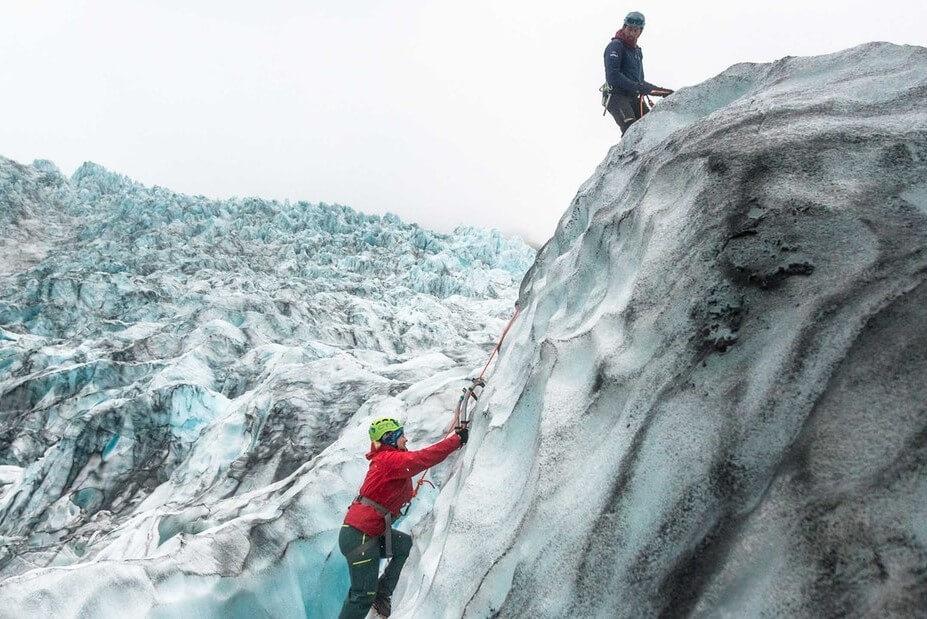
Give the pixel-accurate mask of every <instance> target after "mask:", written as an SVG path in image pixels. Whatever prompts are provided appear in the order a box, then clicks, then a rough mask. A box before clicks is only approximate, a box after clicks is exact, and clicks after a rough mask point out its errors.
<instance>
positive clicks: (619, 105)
mask: <svg viewBox="0 0 927 619" xmlns="http://www.w3.org/2000/svg"><path fill="white" fill-rule="evenodd" d="M643 106H644V108H643V110H641V98H640V97H638V96H637V95H624V94H621V93H619V92H613V93H612V97H611V99H609V100H608V108H606V109H608V111H609V113H611V115H612V118H614V119H615V122H616V123H618V127H619V128H620V129H621V135H624V132H625V131H627V130H628V127H630V126H631V125H632V124H633V123H634V122H635V121H638V120H640V119H641V116H643V114H646V113H647V112H649V111H650V108H649V107H647V104H646V103H644V104H643ZM642 111H643V114H642V113H641V112H642Z"/></svg>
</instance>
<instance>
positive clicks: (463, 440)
mask: <svg viewBox="0 0 927 619" xmlns="http://www.w3.org/2000/svg"><path fill="white" fill-rule="evenodd" d="M456 433H457V436H459V437H460V444H461V445H466V444H467V439H469V438H470V430H468V429H467V428H465V427H463V426H457V430H456Z"/></svg>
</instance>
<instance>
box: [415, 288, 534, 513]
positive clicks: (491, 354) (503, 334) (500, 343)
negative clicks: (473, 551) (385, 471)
mask: <svg viewBox="0 0 927 619" xmlns="http://www.w3.org/2000/svg"><path fill="white" fill-rule="evenodd" d="M520 312H521V308H520V307H519V306H518V304H517V303H516V304H515V313H514V314H512V318H511V319H510V320H509V324H507V325H505V328H504V329H503V330H502V335H500V336H499V341H498V342H496V346H495V348H493V349H492V352H491V353H489V359H488V360H487V361H486V365H484V366H483V371H482V372H480V375H479V379H482V378H483V374H485V373H486V370H487V369H488V368H489V364H490V363H492V359H493V357H495V356H496V353H497V352H499V349H500V348H502V341H503V340H504V339H505V336H506V334H508V332H509V329H511V328H512V323H514V322H515V319H516V318H518V314H519V313H520ZM471 395H472V392H471V393H468V394H467V395H466V396H465V397H468V398H469V397H470V396H471ZM454 414H455V415H459V414H460V402H457V408H455V409H454ZM458 423H459V420H458ZM425 475H427V473H422V477H421V478H420V479H419V480H418V483H417V484H415V488H413V489H412V498H415V495H417V494H418V490H419V488H421V487H422V484H430V485H431V487H432V488H434V487H435V485H434V484H433V483H431V482H430V481H428V480H427V479H425Z"/></svg>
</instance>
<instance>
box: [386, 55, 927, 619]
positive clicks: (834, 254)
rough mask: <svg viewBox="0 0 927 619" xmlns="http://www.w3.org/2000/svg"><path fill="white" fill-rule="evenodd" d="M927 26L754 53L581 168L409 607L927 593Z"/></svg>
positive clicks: (526, 609) (644, 606) (808, 601)
mask: <svg viewBox="0 0 927 619" xmlns="http://www.w3.org/2000/svg"><path fill="white" fill-rule="evenodd" d="M925 102H927V49H925V48H921V47H900V46H895V45H890V44H884V43H879V44H876V43H874V44H868V45H864V46H861V47H857V48H853V49H850V50H847V51H844V52H840V53H836V54H831V55H827V56H820V57H813V58H785V59H782V60H780V61H778V62H775V63H772V64H740V65H735V66H733V67H731V68H730V69H728V70H727V71H725V72H724V73H722V74H720V75H719V76H717V77H715V78H713V79H711V80H708V81H707V82H705V83H703V84H700V85H698V86H695V87H692V88H686V89H683V90H680V91H679V92H678V93H676V94H675V95H673V96H672V97H671V98H669V99H668V100H666V101H665V102H661V103H660V104H659V105H658V106H657V107H656V109H655V111H653V112H652V113H651V114H649V115H648V116H646V117H645V118H644V119H643V120H642V121H641V122H639V123H637V124H635V125H634V126H633V127H632V128H631V129H630V131H629V132H628V133H627V134H626V135H625V137H624V138H623V139H622V140H621V141H620V142H619V143H618V145H616V146H615V147H614V148H612V150H611V151H610V152H609V154H608V157H607V158H606V159H605V161H604V162H603V163H602V164H601V165H600V167H599V168H598V170H597V171H596V172H595V174H594V175H593V176H592V178H590V179H589V180H588V181H587V182H586V183H585V184H584V185H583V186H582V187H581V188H580V190H579V193H578V194H577V196H576V198H575V200H574V201H573V203H572V205H571V206H570V208H569V209H568V210H567V212H566V213H565V214H564V216H563V218H562V219H561V221H560V224H559V226H558V229H557V232H556V234H555V235H554V237H553V238H552V239H551V240H550V241H549V243H548V244H547V245H546V246H545V247H544V248H543V249H542V251H541V252H540V255H539V258H538V260H537V262H536V264H535V265H534V266H533V267H532V269H531V271H530V272H529V275H528V277H527V278H526V280H525V282H524V284H523V286H522V295H521V297H522V303H523V306H524V310H523V313H522V315H521V318H520V319H519V320H518V322H517V323H516V325H515V327H514V329H513V331H512V333H511V336H510V337H511V344H510V346H508V347H507V348H506V350H505V351H504V355H503V357H502V362H501V365H500V367H499V368H498V371H497V373H496V374H495V375H494V378H493V380H492V383H491V386H490V388H489V390H488V391H487V396H486V397H485V398H484V399H483V404H482V408H481V414H480V415H479V421H478V423H477V424H476V429H475V430H474V432H473V438H472V439H471V443H470V445H469V446H468V448H467V452H466V454H465V456H464V459H463V462H462V464H461V468H460V470H459V472H458V473H456V474H455V476H454V478H453V479H452V480H451V481H450V483H449V485H448V487H447V488H446V489H445V491H444V492H443V493H442V495H441V497H440V498H439V500H438V501H437V503H436V506H435V512H434V524H433V529H432V530H431V532H430V533H428V534H424V535H423V536H425V537H427V535H430V536H431V537H430V539H429V540H428V541H426V542H423V543H422V544H421V546H420V547H419V554H418V555H416V556H414V557H413V559H415V560H416V561H415V563H414V564H413V565H414V567H412V568H411V570H412V571H411V572H409V573H408V574H406V575H405V576H404V578H403V580H402V581H401V584H400V587H403V590H402V593H401V594H400V600H399V601H398V603H394V608H396V609H397V612H395V613H394V616H400V617H460V616H466V617H487V616H500V617H523V616H530V617H650V616H658V615H668V616H681V615H692V616H705V615H707V616H731V617H744V616H751V617H755V616H809V617H810V616H815V617H817V616H847V615H850V616H884V615H894V616H914V615H921V614H924V612H925V610H927V571H925V566H927V528H925V525H924V523H925V522H927V380H924V377H925V376H927V312H925V309H924V308H925V307H927V103H925Z"/></svg>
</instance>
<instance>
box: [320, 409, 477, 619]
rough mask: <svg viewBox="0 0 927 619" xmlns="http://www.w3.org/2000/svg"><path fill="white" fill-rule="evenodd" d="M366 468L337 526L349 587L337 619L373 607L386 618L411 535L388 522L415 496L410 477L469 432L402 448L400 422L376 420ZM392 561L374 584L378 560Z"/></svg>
mask: <svg viewBox="0 0 927 619" xmlns="http://www.w3.org/2000/svg"><path fill="white" fill-rule="evenodd" d="M369 434H370V440H371V441H373V444H372V445H371V446H370V453H368V454H367V459H368V460H370V469H368V471H367V477H366V478H365V479H364V483H363V484H362V485H361V488H360V494H359V496H358V497H357V498H356V499H355V500H354V502H353V503H351V506H350V507H349V508H348V513H347V515H346V516H345V518H344V524H343V525H342V526H341V535H340V536H339V538H338V546H339V547H340V548H341V552H342V554H344V556H345V559H347V561H348V569H349V570H350V573H351V588H350V590H348V598H347V599H346V600H345V602H344V605H343V606H342V608H341V619H348V618H351V619H355V618H356V619H360V618H362V617H365V616H366V615H367V612H368V611H369V610H370V607H371V605H372V606H373V609H374V610H375V611H377V612H378V613H380V614H381V615H383V616H384V617H389V614H390V605H391V598H392V595H393V589H395V588H396V582H397V581H398V580H399V573H400V572H401V571H402V566H403V564H404V563H405V562H406V559H407V558H408V556H409V551H410V550H411V549H412V537H411V536H409V535H407V534H406V533H403V532H402V531H397V530H396V529H393V528H392V526H391V525H392V520H393V518H395V517H397V516H399V511H400V510H401V509H402V506H403V505H405V504H406V503H408V502H409V501H410V500H411V499H412V496H413V494H414V492H413V488H412V477H413V476H414V475H417V474H418V473H421V472H422V471H424V470H425V469H427V468H429V467H432V466H434V465H436V464H438V463H439V462H441V461H442V460H444V459H445V458H447V457H448V456H449V455H450V454H451V452H453V451H454V450H455V449H457V448H458V447H460V446H462V445H465V444H466V443H467V437H468V434H469V432H468V430H467V428H466V427H458V428H457V429H456V431H455V432H454V433H453V434H450V435H448V436H447V437H446V438H444V440H442V441H440V442H438V443H435V444H434V445H432V446H431V447H426V448H424V449H420V450H418V451H407V450H406V437H405V436H404V435H403V428H402V424H400V423H399V422H398V421H396V420H395V419H389V418H381V419H377V420H376V421H374V422H373V423H372V424H370V432H369ZM381 557H383V558H387V559H389V558H391V560H390V562H389V565H387V566H386V571H385V572H384V573H383V576H382V577H381V578H380V579H379V581H378V580H377V575H378V573H379V569H380V558H381Z"/></svg>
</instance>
